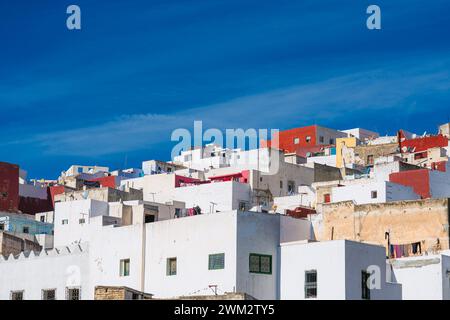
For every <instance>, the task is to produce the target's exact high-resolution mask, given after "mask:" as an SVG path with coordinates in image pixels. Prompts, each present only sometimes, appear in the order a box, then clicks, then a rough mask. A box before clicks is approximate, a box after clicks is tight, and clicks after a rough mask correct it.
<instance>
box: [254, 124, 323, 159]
mask: <svg viewBox="0 0 450 320" xmlns="http://www.w3.org/2000/svg"><path fill="white" fill-rule="evenodd" d="M277 137H278V142H279V145H278V146H273V145H272V142H271V141H270V140H269V141H261V146H262V147H270V146H272V147H277V148H278V149H281V150H283V151H284V152H286V153H293V152H295V151H296V149H297V148H299V147H312V146H315V145H317V144H318V143H317V126H316V125H313V126H307V127H302V128H294V129H290V130H284V131H280V132H278V133H277V134H275V135H274V137H273V140H276V139H277Z"/></svg>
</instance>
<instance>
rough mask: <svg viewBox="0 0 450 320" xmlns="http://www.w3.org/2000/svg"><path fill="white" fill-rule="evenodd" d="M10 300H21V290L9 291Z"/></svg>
mask: <svg viewBox="0 0 450 320" xmlns="http://www.w3.org/2000/svg"><path fill="white" fill-rule="evenodd" d="M11 300H23V290H21V291H11Z"/></svg>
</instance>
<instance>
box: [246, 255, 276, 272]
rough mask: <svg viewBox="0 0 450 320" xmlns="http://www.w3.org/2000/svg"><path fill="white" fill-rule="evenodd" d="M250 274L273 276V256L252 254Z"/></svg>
mask: <svg viewBox="0 0 450 320" xmlns="http://www.w3.org/2000/svg"><path fill="white" fill-rule="evenodd" d="M249 270H250V273H263V274H272V256H270V255H264V254H255V253H251V254H250V257H249Z"/></svg>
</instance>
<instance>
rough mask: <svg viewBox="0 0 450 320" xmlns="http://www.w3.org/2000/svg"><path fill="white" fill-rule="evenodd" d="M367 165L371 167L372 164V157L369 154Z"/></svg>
mask: <svg viewBox="0 0 450 320" xmlns="http://www.w3.org/2000/svg"><path fill="white" fill-rule="evenodd" d="M367 164H368V165H372V164H373V155H372V154H369V155H368V156H367Z"/></svg>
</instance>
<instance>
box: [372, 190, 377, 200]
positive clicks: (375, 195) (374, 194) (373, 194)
mask: <svg viewBox="0 0 450 320" xmlns="http://www.w3.org/2000/svg"><path fill="white" fill-rule="evenodd" d="M370 197H371V198H372V199H376V198H378V192H377V191H371V192H370Z"/></svg>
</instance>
